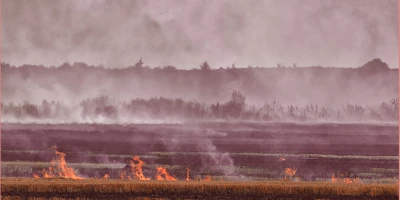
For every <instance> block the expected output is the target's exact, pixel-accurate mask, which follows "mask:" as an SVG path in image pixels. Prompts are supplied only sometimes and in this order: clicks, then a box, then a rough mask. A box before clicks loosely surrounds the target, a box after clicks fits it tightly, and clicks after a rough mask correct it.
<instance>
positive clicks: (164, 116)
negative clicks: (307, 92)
mask: <svg viewBox="0 0 400 200" xmlns="http://www.w3.org/2000/svg"><path fill="white" fill-rule="evenodd" d="M398 103H399V102H398V99H397V98H396V99H392V100H389V101H387V102H382V103H381V104H380V105H378V106H374V107H370V106H365V107H363V106H361V105H357V104H345V105H343V106H341V107H339V108H336V109H334V108H332V107H320V106H318V105H312V104H309V105H305V106H302V107H298V106H293V105H286V106H285V105H282V104H281V103H280V102H279V101H273V102H267V103H265V104H264V105H263V106H261V107H256V106H251V105H248V104H246V97H245V96H244V95H243V94H242V93H241V92H239V91H233V93H232V94H231V99H230V100H229V101H227V102H224V103H214V104H206V103H200V102H196V101H184V100H182V99H180V98H178V99H168V98H163V97H160V98H151V99H147V100H145V99H132V100H131V101H128V102H120V101H117V100H114V99H112V98H109V97H107V96H101V97H98V98H93V99H87V100H84V101H82V102H81V103H80V104H78V105H73V106H71V105H65V104H63V103H62V102H60V101H57V102H55V101H51V102H48V101H47V100H43V102H42V103H41V104H31V103H28V102H25V103H23V104H18V105H14V104H13V103H9V104H1V108H2V121H3V122H11V123H12V122H14V123H17V122H18V123H21V122H22V123H23V122H39V123H40V122H44V123H53V122H57V123H60V122H62V123H157V122H162V123H176V122H200V121H208V122H209V121H277V122H287V121H298V122H307V121H311V122H316V121H322V122H323V121H337V122H363V121H385V122H397V121H398V117H399V108H398Z"/></svg>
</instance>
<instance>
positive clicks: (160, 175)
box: [156, 166, 176, 181]
mask: <svg viewBox="0 0 400 200" xmlns="http://www.w3.org/2000/svg"><path fill="white" fill-rule="evenodd" d="M163 175H164V177H163ZM156 179H157V180H159V181H161V180H167V181H176V178H175V177H173V176H171V175H169V173H168V172H167V169H165V168H163V167H161V166H159V167H157V175H156Z"/></svg>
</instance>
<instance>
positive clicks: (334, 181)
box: [331, 174, 360, 184]
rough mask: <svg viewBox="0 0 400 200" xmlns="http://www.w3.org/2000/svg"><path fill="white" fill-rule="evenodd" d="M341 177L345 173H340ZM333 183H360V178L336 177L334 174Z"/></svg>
mask: <svg viewBox="0 0 400 200" xmlns="http://www.w3.org/2000/svg"><path fill="white" fill-rule="evenodd" d="M339 177H343V174H339ZM331 182H332V183H345V184H351V183H360V180H359V179H358V178H353V179H351V178H335V174H332V180H331Z"/></svg>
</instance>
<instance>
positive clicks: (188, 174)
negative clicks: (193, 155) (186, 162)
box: [186, 167, 190, 181]
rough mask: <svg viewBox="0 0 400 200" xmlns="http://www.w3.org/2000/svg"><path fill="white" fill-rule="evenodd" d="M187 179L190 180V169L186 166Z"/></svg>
mask: <svg viewBox="0 0 400 200" xmlns="http://www.w3.org/2000/svg"><path fill="white" fill-rule="evenodd" d="M186 180H187V181H190V169H189V168H187V167H186Z"/></svg>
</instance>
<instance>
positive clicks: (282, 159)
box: [278, 158, 286, 162]
mask: <svg viewBox="0 0 400 200" xmlns="http://www.w3.org/2000/svg"><path fill="white" fill-rule="evenodd" d="M278 161H279V162H283V161H286V158H279V160H278Z"/></svg>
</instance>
